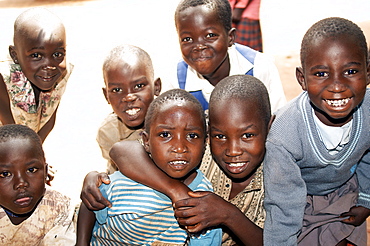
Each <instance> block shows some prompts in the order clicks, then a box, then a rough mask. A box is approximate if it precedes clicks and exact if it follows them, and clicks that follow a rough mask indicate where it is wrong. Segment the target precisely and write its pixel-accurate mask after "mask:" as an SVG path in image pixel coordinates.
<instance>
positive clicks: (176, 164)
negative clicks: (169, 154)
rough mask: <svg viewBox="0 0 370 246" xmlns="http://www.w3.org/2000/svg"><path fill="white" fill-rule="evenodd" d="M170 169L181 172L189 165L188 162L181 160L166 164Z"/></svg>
mask: <svg viewBox="0 0 370 246" xmlns="http://www.w3.org/2000/svg"><path fill="white" fill-rule="evenodd" d="M168 164H169V165H170V166H171V167H172V168H174V169H178V170H182V169H183V168H185V166H186V165H188V164H189V162H187V161H184V160H181V161H170V162H169V163H168Z"/></svg>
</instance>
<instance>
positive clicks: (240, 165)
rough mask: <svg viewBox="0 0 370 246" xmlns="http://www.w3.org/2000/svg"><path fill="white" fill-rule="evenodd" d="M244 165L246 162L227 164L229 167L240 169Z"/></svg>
mask: <svg viewBox="0 0 370 246" xmlns="http://www.w3.org/2000/svg"><path fill="white" fill-rule="evenodd" d="M245 164H247V163H246V162H235V163H227V165H229V166H230V167H242V166H244V165H245Z"/></svg>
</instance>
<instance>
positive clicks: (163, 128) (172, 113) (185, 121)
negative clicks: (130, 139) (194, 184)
mask: <svg viewBox="0 0 370 246" xmlns="http://www.w3.org/2000/svg"><path fill="white" fill-rule="evenodd" d="M163 106H164V107H163V108H162V109H160V111H159V112H157V113H155V116H154V117H155V118H154V119H153V122H152V124H151V127H150V133H149V135H147V134H146V132H144V134H143V140H144V142H145V147H146V150H147V151H148V152H149V153H151V155H152V158H153V160H154V162H155V164H156V165H157V166H158V167H159V168H160V169H161V170H162V171H164V172H165V173H167V174H168V175H169V176H170V177H172V178H176V179H184V178H185V177H186V176H187V175H188V174H189V173H191V171H193V169H194V168H195V167H196V166H198V165H199V164H200V162H201V160H202V157H203V152H204V147H205V129H204V126H203V123H202V121H201V119H200V115H199V111H198V110H196V109H195V108H194V106H193V105H191V104H189V103H185V104H183V105H182V106H177V103H176V102H173V101H172V102H169V103H166V104H164V105H163Z"/></svg>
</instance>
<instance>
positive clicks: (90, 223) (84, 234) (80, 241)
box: [76, 203, 95, 246]
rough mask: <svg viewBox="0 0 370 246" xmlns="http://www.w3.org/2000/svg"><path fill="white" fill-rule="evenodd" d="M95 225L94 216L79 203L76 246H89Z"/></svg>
mask: <svg viewBox="0 0 370 246" xmlns="http://www.w3.org/2000/svg"><path fill="white" fill-rule="evenodd" d="M94 224H95V214H94V212H92V211H91V210H89V209H87V207H86V206H85V205H84V203H81V207H80V211H79V212H78V219H77V240H76V246H82V245H90V240H91V235H92V230H93V228H94Z"/></svg>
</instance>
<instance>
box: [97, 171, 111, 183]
mask: <svg viewBox="0 0 370 246" xmlns="http://www.w3.org/2000/svg"><path fill="white" fill-rule="evenodd" d="M98 179H99V180H100V181H101V183H104V184H109V183H110V179H109V176H108V174H106V173H99V174H98Z"/></svg>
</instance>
